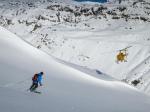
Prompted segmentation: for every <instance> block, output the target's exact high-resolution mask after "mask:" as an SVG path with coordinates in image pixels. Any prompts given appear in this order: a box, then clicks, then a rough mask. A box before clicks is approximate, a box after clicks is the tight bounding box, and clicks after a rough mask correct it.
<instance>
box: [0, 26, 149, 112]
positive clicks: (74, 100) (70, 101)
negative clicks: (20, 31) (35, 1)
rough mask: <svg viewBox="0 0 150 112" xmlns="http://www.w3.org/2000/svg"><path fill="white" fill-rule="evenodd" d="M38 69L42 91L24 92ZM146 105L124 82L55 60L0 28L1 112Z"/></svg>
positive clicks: (143, 111) (117, 111) (145, 111)
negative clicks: (91, 74)
mask: <svg viewBox="0 0 150 112" xmlns="http://www.w3.org/2000/svg"><path fill="white" fill-rule="evenodd" d="M41 70H42V71H44V73H45V75H44V80H43V87H39V91H42V94H36V93H30V92H27V89H28V88H29V86H30V84H31V77H32V75H33V74H34V73H35V72H38V71H41ZM101 75H102V74H101ZM99 78H100V77H99ZM149 105H150V99H149V97H148V96H146V95H145V94H143V93H141V92H139V91H138V90H136V89H134V88H132V87H130V86H128V85H127V84H124V83H121V82H118V81H114V80H107V81H106V80H102V79H97V78H95V77H92V76H89V75H87V74H85V73H83V72H80V71H77V70H76V69H73V68H71V67H69V66H66V65H63V64H61V63H58V62H56V61H55V60H54V59H53V58H52V57H50V56H49V55H47V54H46V53H44V52H42V51H40V50H38V49H36V48H34V47H32V46H30V45H29V44H27V43H26V42H24V41H23V40H21V39H20V38H19V37H17V36H15V35H14V34H12V33H10V32H8V31H7V30H5V29H4V28H2V27H0V111H1V112H33V111H35V112H41V111H42V112H50V111H52V112H100V111H102V112H149V110H150V106H149Z"/></svg>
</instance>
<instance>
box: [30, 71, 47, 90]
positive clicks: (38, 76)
mask: <svg viewBox="0 0 150 112" xmlns="http://www.w3.org/2000/svg"><path fill="white" fill-rule="evenodd" d="M43 74H44V73H43V72H40V73H38V74H35V75H34V76H33V77H32V85H31V87H30V91H35V90H36V89H37V88H38V84H40V86H42V82H41V81H42V76H43Z"/></svg>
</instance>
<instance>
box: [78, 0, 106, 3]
mask: <svg viewBox="0 0 150 112" xmlns="http://www.w3.org/2000/svg"><path fill="white" fill-rule="evenodd" d="M75 1H79V2H82V1H91V2H102V3H103V2H107V0H75Z"/></svg>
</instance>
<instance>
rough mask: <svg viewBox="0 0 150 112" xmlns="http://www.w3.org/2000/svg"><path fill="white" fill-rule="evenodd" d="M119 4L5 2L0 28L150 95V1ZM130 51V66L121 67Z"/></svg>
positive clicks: (46, 0)
mask: <svg viewBox="0 0 150 112" xmlns="http://www.w3.org/2000/svg"><path fill="white" fill-rule="evenodd" d="M113 1H117V2H113ZM118 1H119V0H111V2H108V3H104V4H100V3H99V4H98V3H91V2H85V3H84V2H80V3H78V2H76V1H73V0H61V1H60V0H34V1H32V0H22V1H21V0H19V1H18V0H7V1H5V0H1V2H0V9H1V10H0V24H1V25H2V26H4V27H5V28H7V29H9V30H10V31H11V32H13V33H16V34H17V35H18V36H19V37H21V38H23V39H25V40H26V41H28V42H29V43H31V44H32V45H33V46H35V47H37V48H39V49H41V50H43V51H45V52H47V53H49V54H50V55H53V56H55V57H57V58H59V59H62V60H64V61H66V62H67V63H68V62H69V63H74V64H76V65H80V66H83V67H84V68H90V69H96V70H100V71H102V72H103V73H106V74H109V75H111V77H114V78H115V79H118V80H121V81H125V82H127V83H128V84H131V85H133V86H135V87H137V88H139V89H140V90H141V91H144V92H146V93H149V94H150V59H149V58H150V31H149V29H150V1H149V0H121V1H122V2H121V3H120V4H119V3H118ZM124 48H127V49H126V52H127V54H128V55H127V57H126V60H127V62H120V63H119V64H118V63H116V56H117V55H118V53H119V51H120V50H121V49H124Z"/></svg>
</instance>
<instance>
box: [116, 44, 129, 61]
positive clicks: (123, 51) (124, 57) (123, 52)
mask: <svg viewBox="0 0 150 112" xmlns="http://www.w3.org/2000/svg"><path fill="white" fill-rule="evenodd" d="M129 47H131V46H129ZM129 47H126V48H124V49H121V50H119V53H118V54H117V55H116V62H117V63H119V62H127V56H128V53H127V49H128V48H129Z"/></svg>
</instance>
